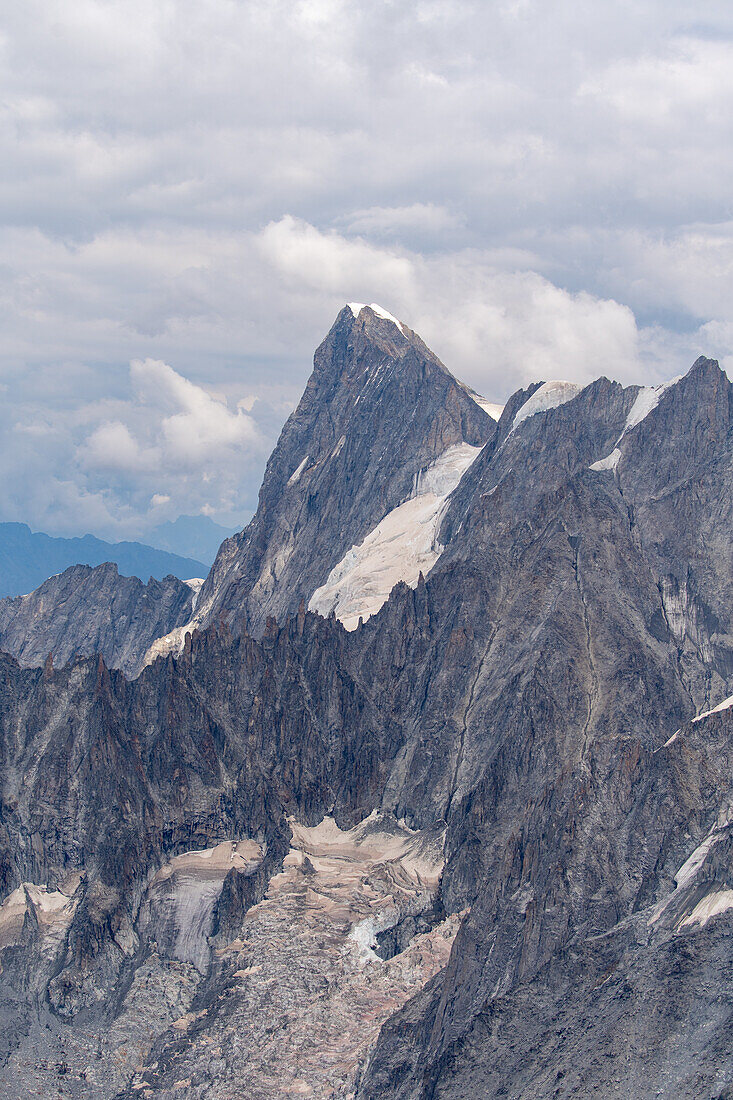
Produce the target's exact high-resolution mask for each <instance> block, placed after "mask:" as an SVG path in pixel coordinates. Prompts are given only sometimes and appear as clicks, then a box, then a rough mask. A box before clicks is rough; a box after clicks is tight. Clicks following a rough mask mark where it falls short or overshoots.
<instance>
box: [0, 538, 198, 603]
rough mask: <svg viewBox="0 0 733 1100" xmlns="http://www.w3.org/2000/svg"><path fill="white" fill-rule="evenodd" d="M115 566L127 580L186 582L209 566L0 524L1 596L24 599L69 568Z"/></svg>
mask: <svg viewBox="0 0 733 1100" xmlns="http://www.w3.org/2000/svg"><path fill="white" fill-rule="evenodd" d="M106 561H112V562H115V564H116V565H117V568H118V570H119V572H120V573H121V574H123V575H125V576H131V577H140V579H141V580H143V581H147V580H148V579H149V578H150V577H156V578H157V579H158V580H162V578H163V577H166V576H168V574H171V573H172V574H173V576H174V577H180V578H181V579H182V580H185V579H187V578H189V577H204V576H206V573H207V572H208V566H206V565H204V563H203V562H201V561H199V560H197V559H196V558H184V557H181V556H180V555H178V554H171V553H168V552H167V551H165V550H156V549H154V548H153V547H152V546H145V545H143V544H142V543H139V542H116V543H112V542H105V541H104V540H103V539H98V538H95V537H94V535H84V536H83V537H82V538H72V539H64V538H54V537H52V536H51V535H45V534H43V533H42V532H34V531H31V529H30V527H29V526H28V525H27V524H26V523H0V597H3V596H21V595H24V594H25V593H26V592H32V591H33V589H34V588H38V586H39V584H42V583H43V581H45V580H46V579H47V577H50V576H52V575H53V574H54V573H61V572H63V570H64V569H68V567H69V566H70V565H93V566H94V565H101V564H102V563H103V562H106Z"/></svg>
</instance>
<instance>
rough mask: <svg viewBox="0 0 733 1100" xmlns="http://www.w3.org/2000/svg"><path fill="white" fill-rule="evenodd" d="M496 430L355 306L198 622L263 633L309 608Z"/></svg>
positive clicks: (276, 454)
mask: <svg viewBox="0 0 733 1100" xmlns="http://www.w3.org/2000/svg"><path fill="white" fill-rule="evenodd" d="M494 431H495V423H494V421H493V420H492V419H491V417H489V416H488V415H487V414H486V412H485V411H484V410H483V409H482V408H481V407H480V406H479V405H478V404H477V403H476V402H475V401H474V400H473V398H472V397H471V396H470V394H469V392H468V390H466V388H465V387H464V386H462V385H461V384H460V383H458V382H457V381H456V380H455V378H454V377H453V376H452V375H451V374H450V372H449V371H448V370H446V368H445V367H444V366H443V364H442V363H441V362H440V360H439V359H438V358H437V357H436V356H435V355H434V354H433V353H432V352H431V351H430V350H429V348H427V347H426V346H425V344H424V343H423V342H422V340H421V339H420V337H419V336H417V334H416V333H414V332H412V330H410V329H409V328H407V326H406V325H403V324H398V323H396V322H394V321H391V320H387V319H386V318H385V317H383V316H381V315H380V314H378V313H376V312H375V311H374V310H373V309H372V308H371V307H369V306H365V307H363V308H362V309H361V310H360V311H359V312H358V314H357V315H356V316H355V315H354V311H353V310H352V309H351V308H350V307H348V306H346V307H345V308H344V309H343V310H342V311H341V312H340V313H339V315H338V317H337V319H336V322H335V324H334V325H333V327H332V329H331V331H330V332H329V333H328V335H327V336H326V338H325V340H324V341H323V343H322V344H321V345H320V347H319V348H318V350H317V351H316V354H315V359H314V369H313V374H312V375H311V377H310V379H309V381H308V385H307V386H306V389H305V393H304V394H303V397H302V399H301V401H300V404H299V405H298V407H297V409H296V410H295V412H294V413H293V414H292V416H291V417H290V419H289V420H288V422H287V424H286V425H285V427H284V428H283V431H282V434H281V436H280V439H279V440H278V443H277V446H276V448H275V450H274V451H273V453H272V456H271V458H270V460H269V462H268V464H267V469H266V471H265V476H264V480H263V483H262V488H261V490H260V497H259V506H258V509H257V513H256V515H255V517H254V518H253V520H252V522H251V523H250V524H249V526H248V527H247V528H246V529H245V530H244V531H243V532H242V533H241V534H240V535H235V536H234V537H233V538H231V539H228V540H227V541H226V542H225V543H224V544H223V545H222V547H221V549H220V551H219V555H218V557H217V559H216V561H215V562H214V565H213V568H212V570H211V573H210V574H209V576H208V577H207V579H206V583H205V585H204V588H203V590H202V593H201V600H200V604H199V612H198V616H197V625H200V626H206V625H208V624H209V623H211V622H214V621H216V620H217V619H218V618H219V617H221V616H224V617H225V618H226V619H227V621H229V622H230V623H232V624H233V625H236V620H237V618H238V617H241V616H242V615H243V614H245V615H246V618H247V623H248V628H249V630H250V631H251V632H253V633H255V634H259V633H261V632H262V630H263V629H264V626H265V622H266V619H267V616H268V615H271V616H274V617H275V618H277V619H282V618H283V616H284V615H286V614H288V613H292V612H293V611H295V610H296V609H297V607H298V604H299V603H300V601H301V600H305V602H306V603H307V602H308V600H309V599H310V597H311V596H312V594H313V592H314V591H315V590H316V589H317V588H318V587H319V586H320V585H321V584H323V582H324V581H325V580H326V578H327V576H328V574H329V572H330V570H331V569H332V568H333V566H334V565H335V564H336V563H337V562H338V561H339V560H340V559H341V558H342V557H343V555H344V554H345V553H346V551H347V550H349V549H350V548H351V547H352V546H354V545H355V544H356V543H359V542H361V540H362V539H363V538H364V536H365V535H367V534H368V533H369V532H370V531H371V530H372V529H373V528H374V527H375V526H376V525H377V523H378V522H379V521H380V520H381V519H382V518H383V517H384V516H385V515H386V514H387V513H388V512H389V511H391V510H392V509H393V508H395V507H396V506H397V505H398V504H400V503H401V502H402V501H404V500H406V499H407V498H408V497H409V495H410V493H411V491H412V490H413V487H414V484H415V480H416V478H417V476H418V474H419V473H420V471H421V470H423V469H425V467H427V466H429V465H430V463H431V462H432V461H433V460H435V459H436V458H437V457H439V456H440V455H442V454H443V453H444V452H445V451H446V450H447V449H448V448H449V447H451V446H453V445H455V444H458V443H468V444H471V445H473V446H480V445H483V444H484V443H485V442H486V441H487V440H488V439H489V438H490V437H491V436H492V435H493V433H494Z"/></svg>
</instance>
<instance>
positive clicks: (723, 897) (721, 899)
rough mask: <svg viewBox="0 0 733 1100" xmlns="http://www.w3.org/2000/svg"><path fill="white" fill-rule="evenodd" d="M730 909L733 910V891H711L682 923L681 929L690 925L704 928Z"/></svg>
mask: <svg viewBox="0 0 733 1100" xmlns="http://www.w3.org/2000/svg"><path fill="white" fill-rule="evenodd" d="M728 909H733V890H711V892H710V893H709V894H708V895H707V896H706V897H704V898H703V899H702V901H699V902H698V903H697V905H696V906H695V908H694V909H693V910H692V912H691V913H690V914H689V915H688V916H686V917H685V919H684V920H683V921H682V922H681V923H680V928H684V927H685V926H686V925H690V924H700V925H702V926H703V927H704V926H705V925H706V924H707V923H708V921H709V920H710V918H711V917H717V916H718V915H719V914H720V913H725V912H727V911H728Z"/></svg>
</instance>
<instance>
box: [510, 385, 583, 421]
mask: <svg viewBox="0 0 733 1100" xmlns="http://www.w3.org/2000/svg"><path fill="white" fill-rule="evenodd" d="M582 389H583V387H582V386H581V385H579V384H578V383H577V382H564V381H562V380H561V379H558V380H557V381H554V382H543V383H542V385H541V386H540V387H539V389H536V390H535V391H534V393H533V394H532V396H531V397H530V398H529V400H527V401H525V402H524V404H523V405H522V407H521V408H520V409H519V411H518V412H517V414H516V416H515V417H514V420H513V421H512V426H511V428H510V429H509V430H510V432H513V431H514V429H515V428H518V427H519V425H520V424H521V423H522V422H523V421H525V420H528V419H529V418H530V416H535V414H536V413H541V412H547V411H548V410H549V409H556V408H557V407H558V405H565V404H566V403H567V402H568V401H572V400H573V398H574V397H577V396H578V394H579V393H580V391H581V390H582Z"/></svg>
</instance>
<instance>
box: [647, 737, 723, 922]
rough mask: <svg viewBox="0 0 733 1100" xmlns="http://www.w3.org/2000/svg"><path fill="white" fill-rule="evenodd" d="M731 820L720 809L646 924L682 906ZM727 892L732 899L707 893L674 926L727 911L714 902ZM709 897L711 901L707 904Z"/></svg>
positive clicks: (702, 920) (720, 901) (720, 892)
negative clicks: (715, 896)
mask: <svg viewBox="0 0 733 1100" xmlns="http://www.w3.org/2000/svg"><path fill="white" fill-rule="evenodd" d="M678 732H679V731H678ZM673 736H676V735H673ZM732 820H733V816H732V815H731V809H730V807H729V806H728V807H723V808H721V810H720V812H719V813H718V819H717V821H716V822H715V825H714V826H713V827H712V829H711V830H710V832H709V833H708V835H707V836H706V837H705V839H704V840H703V841H702V843H700V844H698V846H697V848H695V850H694V852H692V854H691V855H689V856H688V857H687V859H686V860H685V862H684V863H683V864H682V866H681V867H680V869H679V871H678V872H677V874H676V875H675V876H674V881H675V889H674V890H673V891H672V893H671V894H669V895H668V896H667V897H666V898H663V899H662V901H661V902H660V903H659V904H658V905H657V906H656V908H655V910H654V912H653V913H652V916H651V917H650V919H649V924H654V923H655V921H657V920H659V918H660V917H661V916H662V914H663V913H664V912H665V910H667V909H669V908H670V906H672V910H671V911H672V913H674V912H675V906H676V907H677V910H678V911H679V906H680V905H683V906H684V904H685V891H687V890H689V889H690V887H692V886H693V885H694V883H695V880H696V878H697V876H698V874H699V872H700V869H701V868H702V866H703V864H704V863H705V860H706V859H707V857H708V854H709V853H710V850H711V848H713V847H714V846H715V845H716V844H717V843H718V842H719V841H720V840H722V838H723V837H724V836H726V835H727V833H728V830H729V827H730V824H731V821H732ZM728 893H731V896H733V892H731V891H728V890H718V891H714V892H711V893H710V894H708V895H707V896H706V897H705V898H703V899H702V901H700V902H699V903H698V904H697V905H696V906H695V908H694V909H693V910H692V912H690V913H688V914H687V915H686V916H685V917H684V918H683V919H682V920H681V921H679V924H678V925H677V927H678V928H682V927H683V926H684V925H688V924H692V923H693V922H694V923H698V922H699V923H701V924H705V922H706V921H707V920H709V919H710V917H711V916H714V915H715V913H716V912H723V911H724V909H728V908H730V905H728V904H725V905H724V904H723V900H722V899H721V898H719V899H718V900H715V899H714V894H717V895H721V896H722V895H723V894H728ZM711 898H713V899H714V900H713V901H711ZM717 905H720V906H722V908H716V906H717ZM696 914H697V915H696Z"/></svg>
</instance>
